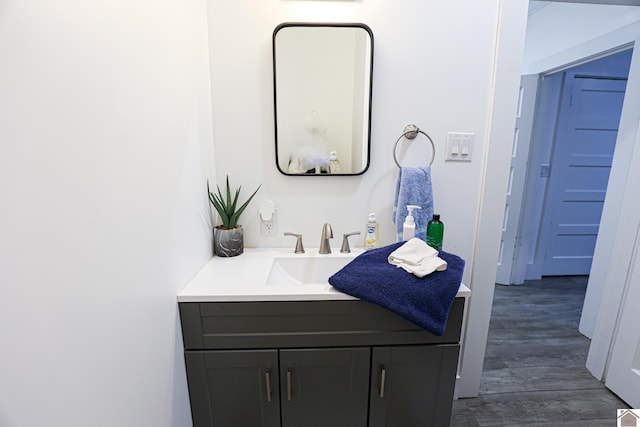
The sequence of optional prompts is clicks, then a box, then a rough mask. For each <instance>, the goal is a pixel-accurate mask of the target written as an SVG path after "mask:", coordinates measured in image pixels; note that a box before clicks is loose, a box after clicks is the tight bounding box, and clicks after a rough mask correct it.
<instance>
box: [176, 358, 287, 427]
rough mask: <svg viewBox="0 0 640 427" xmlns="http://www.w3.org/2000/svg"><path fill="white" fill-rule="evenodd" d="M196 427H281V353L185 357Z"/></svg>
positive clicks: (192, 412)
mask: <svg viewBox="0 0 640 427" xmlns="http://www.w3.org/2000/svg"><path fill="white" fill-rule="evenodd" d="M185 361H186V366H187V380H188V382H189V396H190V399H191V414H192V417H193V426H194V427H204V426H206V427H211V426H215V427H238V426H255V427H276V426H280V394H279V383H278V381H279V379H278V351H277V350H253V351H188V352H186V353H185Z"/></svg>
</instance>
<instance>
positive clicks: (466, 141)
mask: <svg viewBox="0 0 640 427" xmlns="http://www.w3.org/2000/svg"><path fill="white" fill-rule="evenodd" d="M474 137H475V133H471V132H449V133H447V153H446V156H445V160H447V161H452V162H470V161H471V159H472V157H473V140H474Z"/></svg>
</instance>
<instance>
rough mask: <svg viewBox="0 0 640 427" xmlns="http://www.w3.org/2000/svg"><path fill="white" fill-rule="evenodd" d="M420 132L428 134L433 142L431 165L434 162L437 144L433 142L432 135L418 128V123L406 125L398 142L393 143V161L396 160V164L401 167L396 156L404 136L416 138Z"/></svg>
mask: <svg viewBox="0 0 640 427" xmlns="http://www.w3.org/2000/svg"><path fill="white" fill-rule="evenodd" d="M419 133H421V134H423V135H424V136H426V137H427V139H428V140H429V142H430V143H431V161H430V162H429V165H432V164H433V160H434V159H435V158H436V145H435V144H434V143H433V139H431V137H430V136H429V135H427V134H426V133H425V132H423V131H421V130H420V129H418V127H417V126H416V125H406V126H405V127H404V132H403V133H402V135H400V138H398V140H397V141H396V143H395V144H394V145H393V161H394V162H396V165H397V166H398V168H400V163H398V158H397V157H396V150H397V149H398V143H399V142H400V140H401V139H402V138H403V137H406V138H407V139H415V137H416V136H418V134H419Z"/></svg>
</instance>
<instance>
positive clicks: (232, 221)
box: [207, 175, 262, 230]
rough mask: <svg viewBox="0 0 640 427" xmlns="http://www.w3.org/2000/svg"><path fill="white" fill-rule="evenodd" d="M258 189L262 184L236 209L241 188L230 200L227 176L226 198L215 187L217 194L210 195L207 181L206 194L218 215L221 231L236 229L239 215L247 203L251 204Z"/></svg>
mask: <svg viewBox="0 0 640 427" xmlns="http://www.w3.org/2000/svg"><path fill="white" fill-rule="evenodd" d="M260 187H262V184H260V185H259V186H258V188H256V191H254V192H253V194H252V195H251V197H249V199H248V200H247V201H246V202H244V203H243V204H242V205H241V206H240V207H237V204H238V197H239V196H240V190H241V189H242V186H240V187H238V189H237V190H236V192H235V195H234V197H233V198H232V197H231V187H230V186H229V175H227V191H226V197H223V195H222V191H220V187H219V186H218V185H216V188H217V189H218V192H217V193H212V192H211V190H210V189H209V181H207V192H208V193H209V201H210V202H211V204H212V205H213V207H214V208H215V209H216V211H217V212H218V215H220V220H221V221H222V228H223V229H225V230H232V229H234V228H236V227H238V219H239V218H240V215H242V212H244V210H245V209H246V208H247V206H248V205H249V202H251V199H253V196H255V195H256V193H257V192H258V190H259V189H260Z"/></svg>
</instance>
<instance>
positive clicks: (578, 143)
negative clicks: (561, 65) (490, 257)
mask: <svg viewBox="0 0 640 427" xmlns="http://www.w3.org/2000/svg"><path fill="white" fill-rule="evenodd" d="M631 56H632V49H631V48H628V49H624V50H621V51H619V52H616V53H610V54H608V55H606V56H602V57H600V58H597V59H593V60H591V61H589V62H585V63H583V64H580V65H576V66H573V67H571V68H566V69H563V70H560V71H555V72H552V73H546V74H542V75H540V76H538V75H527V76H523V77H522V81H521V91H520V103H519V112H518V116H517V122H516V133H515V137H514V148H513V155H512V162H511V176H510V182H509V184H510V185H509V190H508V193H507V205H506V209H505V221H504V227H503V237H502V244H501V249H500V258H499V263H498V270H497V271H498V273H497V275H496V282H497V283H499V284H522V283H524V280H538V279H540V278H541V277H542V276H549V275H553V276H556V275H588V274H589V270H590V267H591V260H592V258H593V251H594V247H595V240H596V236H597V233H598V229H599V223H600V217H601V213H602V206H603V203H604V196H605V194H606V188H607V182H608V177H609V171H610V168H611V161H612V158H613V152H614V149H615V141H616V136H617V127H618V123H619V120H620V114H621V110H622V103H623V100H624V93H625V86H626V80H627V76H628V72H629V66H630V62H631ZM536 82H537V83H538V85H537V87H536ZM520 111H522V112H523V113H522V114H520ZM531 129H533V130H531ZM523 134H526V135H527V136H526V138H527V139H526V141H523V139H524V138H522V135H523ZM531 135H533V136H531ZM519 139H520V141H519ZM514 201H515V202H516V203H513V202H514Z"/></svg>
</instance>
